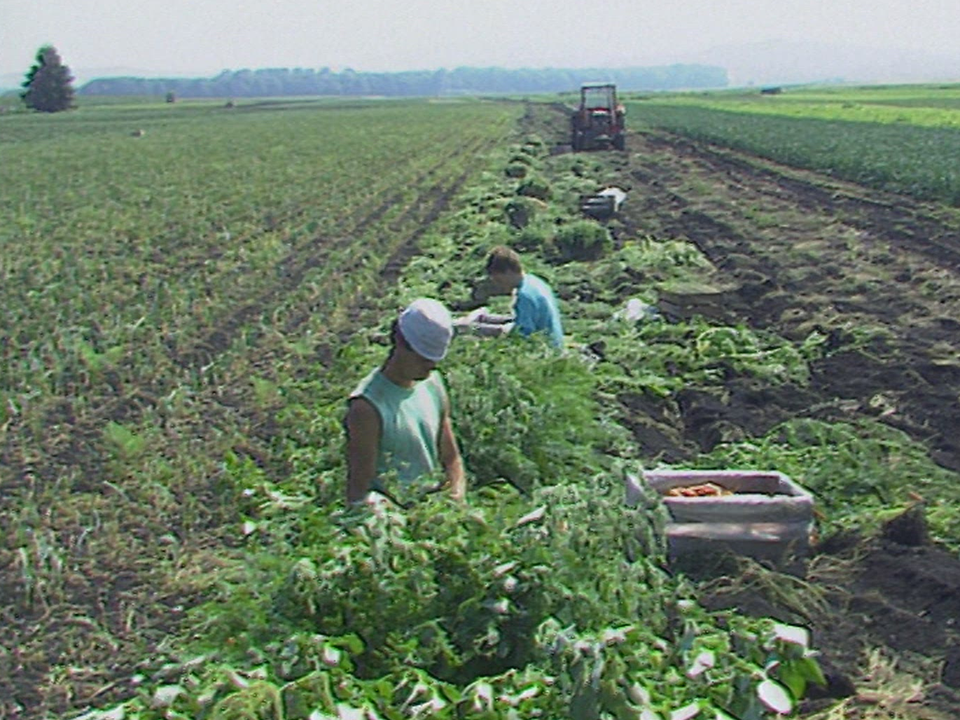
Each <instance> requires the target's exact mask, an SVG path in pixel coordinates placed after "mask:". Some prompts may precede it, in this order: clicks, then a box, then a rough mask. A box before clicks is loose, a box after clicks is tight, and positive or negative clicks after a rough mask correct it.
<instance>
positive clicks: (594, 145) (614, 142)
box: [570, 83, 625, 151]
mask: <svg viewBox="0 0 960 720" xmlns="http://www.w3.org/2000/svg"><path fill="white" fill-rule="evenodd" d="M570 143H571V145H572V146H573V149H574V150H575V151H580V150H604V149H607V148H610V147H614V148H616V149H617V150H623V149H624V147H625V140H624V107H623V105H621V104H620V103H619V102H617V86H616V85H614V84H613V83H584V84H583V85H582V86H581V87H580V107H579V108H577V110H576V112H575V113H574V115H573V117H572V128H571V140H570Z"/></svg>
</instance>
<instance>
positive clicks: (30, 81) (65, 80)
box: [20, 45, 73, 112]
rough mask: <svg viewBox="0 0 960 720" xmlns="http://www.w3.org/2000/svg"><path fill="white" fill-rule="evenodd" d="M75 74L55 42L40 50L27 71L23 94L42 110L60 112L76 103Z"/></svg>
mask: <svg viewBox="0 0 960 720" xmlns="http://www.w3.org/2000/svg"><path fill="white" fill-rule="evenodd" d="M72 83H73V76H72V75H71V74H70V68H68V67H67V66H66V65H64V64H63V62H62V61H61V60H60V55H59V53H57V50H56V48H54V47H53V45H44V46H43V47H42V48H40V49H39V50H38V51H37V62H36V64H35V65H34V66H33V67H32V68H30V72H28V73H27V79H26V80H25V81H24V83H23V92H22V93H20V97H21V98H22V99H23V101H24V102H25V103H26V105H27V107H29V108H32V109H34V110H39V111H40V112H60V111H61V110H69V109H70V108H72V107H73V84H72Z"/></svg>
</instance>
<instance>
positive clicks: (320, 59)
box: [0, 0, 960, 75]
mask: <svg viewBox="0 0 960 720" xmlns="http://www.w3.org/2000/svg"><path fill="white" fill-rule="evenodd" d="M772 39H783V40H812V41H820V42H844V43H850V44H856V45H864V46H870V47H882V48H887V47H892V48H903V49H914V50H925V51H927V52H930V53H932V54H938V55H947V56H950V57H957V56H958V54H960V50H958V45H960V43H958V39H960V0H595V2H592V3H591V2H589V1H588V0H357V1H353V0H337V1H336V2H333V1H332V0H273V1H270V0H0V74H9V73H20V74H22V73H25V72H26V71H27V70H28V69H29V67H30V65H31V64H32V62H33V58H34V55H35V54H36V51H37V49H38V48H39V47H40V46H41V45H43V44H47V43H50V44H53V45H54V46H56V48H57V49H58V50H59V51H60V54H61V56H62V57H63V60H64V62H65V63H66V64H67V65H68V66H70V68H71V69H73V70H74V71H75V72H77V71H79V72H80V73H84V72H85V71H91V70H102V69H106V68H130V69H137V70H143V71H151V72H158V73H170V74H189V75H211V74H215V73H217V72H219V71H220V70H224V69H230V70H239V69H242V68H261V67H290V68H292V67H312V68H319V67H322V66H329V67H331V68H333V69H334V70H342V69H344V68H346V67H352V68H353V69H355V70H361V71H363V70H370V71H374V70H409V69H436V68H441V67H446V68H454V67H456V66H458V65H470V66H487V65H500V66H503V67H586V66H605V65H606V66H610V65H632V64H638V65H647V64H664V63H670V62H674V61H684V60H687V59H689V58H690V57H691V56H693V55H695V54H696V53H697V52H698V51H702V50H705V49H707V48H710V47H712V46H718V45H726V44H731V43H743V42H751V41H763V40H772Z"/></svg>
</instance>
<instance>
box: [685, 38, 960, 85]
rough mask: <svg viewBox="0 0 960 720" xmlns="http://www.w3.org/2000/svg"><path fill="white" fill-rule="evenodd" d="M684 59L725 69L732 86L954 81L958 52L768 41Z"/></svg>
mask: <svg viewBox="0 0 960 720" xmlns="http://www.w3.org/2000/svg"><path fill="white" fill-rule="evenodd" d="M687 60H688V61H689V62H698V63H705V64H709V65H717V66H719V67H723V68H726V70H727V73H728V75H729V77H730V84H731V85H734V86H744V85H751V84H752V85H783V84H794V83H816V82H857V83H897V82H904V83H910V82H941V81H960V50H958V53H957V56H956V57H942V56H938V55H934V54H929V53H923V52H917V51H913V50H899V49H895V48H880V47H872V48H871V47H860V46H853V45H842V44H836V43H815V42H793V41H778V40H769V41H765V42H756V43H748V44H742V45H723V46H718V47H713V48H710V49H708V50H704V51H703V52H700V53H696V54H694V55H691V56H690V57H689V58H687Z"/></svg>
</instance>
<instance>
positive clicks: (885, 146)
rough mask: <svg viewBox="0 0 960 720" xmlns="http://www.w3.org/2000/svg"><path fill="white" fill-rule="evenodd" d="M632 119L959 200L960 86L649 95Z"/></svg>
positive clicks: (886, 186) (848, 176)
mask: <svg viewBox="0 0 960 720" xmlns="http://www.w3.org/2000/svg"><path fill="white" fill-rule="evenodd" d="M629 107H630V111H629V112H630V116H631V118H632V119H633V121H634V123H635V124H634V126H635V127H636V124H637V123H639V124H641V125H648V126H653V127H660V128H664V129H668V130H671V131H674V132H679V133H681V134H685V135H689V136H691V137H695V138H699V139H702V140H708V141H710V142H715V143H718V144H721V145H728V146H730V147H734V148H737V149H741V150H745V151H747V152H751V153H756V154H758V155H761V156H765V157H769V158H771V159H774V160H777V161H780V162H785V163H788V164H792V165H796V166H799V167H806V168H810V169H814V170H819V171H827V172H831V173H833V174H835V175H836V176H838V177H842V178H845V179H849V180H854V181H856V182H860V183H864V184H866V185H871V186H874V187H878V188H881V189H886V190H893V191H896V192H904V193H908V194H911V195H915V196H917V197H920V198H924V199H933V200H940V201H943V202H947V203H951V204H957V203H958V202H960V170H958V168H960V85H943V86H915V87H914V86H896V87H889V88H869V87H868V88H836V89H824V88H797V89H792V88H786V89H783V91H782V92H781V93H779V94H773V95H764V94H761V93H760V92H759V90H756V91H752V92H750V93H745V92H741V91H738V92H718V93H698V94H682V95H671V96H663V97H659V96H649V97H647V98H645V99H642V100H634V101H632V102H630V103H629Z"/></svg>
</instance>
